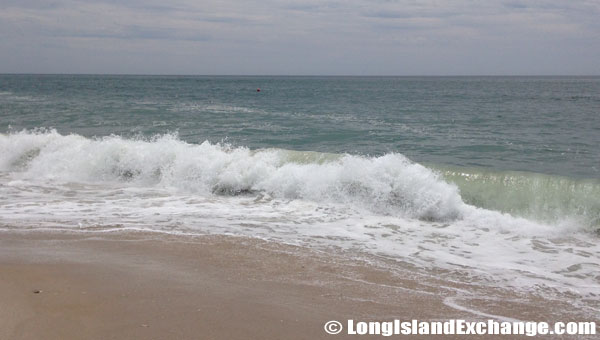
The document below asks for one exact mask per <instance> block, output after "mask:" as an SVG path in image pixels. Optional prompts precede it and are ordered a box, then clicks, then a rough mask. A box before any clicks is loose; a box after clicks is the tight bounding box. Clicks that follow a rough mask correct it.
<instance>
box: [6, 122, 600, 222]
mask: <svg viewBox="0 0 600 340" xmlns="http://www.w3.org/2000/svg"><path fill="white" fill-rule="evenodd" d="M0 152H1V155H0V171H5V172H15V173H19V175H20V176H23V177H27V178H38V179H49V180H61V181H67V182H77V181H87V182H104V181H109V182H123V183H127V185H136V186H160V187H167V188H174V189H176V190H180V191H186V192H196V193H200V194H204V195H247V194H251V193H261V194H263V195H269V196H271V197H273V198H280V199H304V200H310V201H316V202H327V203H340V204H346V205H350V206H354V207H357V208H366V209H368V210H370V211H372V212H375V213H378V214H384V215H392V216H402V217H410V218H418V219H421V220H428V221H440V222H447V221H453V220H457V219H461V218H463V217H464V216H465V215H468V214H469V212H471V211H472V208H473V207H472V206H476V207H481V208H485V209H490V210H498V211H500V212H505V213H509V214H512V215H516V216H522V217H527V218H533V219H536V220H539V221H543V222H551V223H557V222H562V221H564V220H567V219H569V220H575V221H576V222H577V223H578V224H580V225H584V226H586V227H596V226H597V225H598V220H599V216H600V215H599V212H600V201H599V200H600V198H599V197H600V183H599V182H598V181H596V180H575V179H569V178H564V177H557V176H548V175H541V174H528V173H517V172H493V171H487V170H481V169H467V168H465V169H450V168H441V167H437V168H436V167H432V169H430V168H427V167H424V166H422V165H420V164H417V163H414V162H412V161H410V160H409V159H407V158H406V157H404V156H403V155H401V154H398V153H390V154H386V155H383V156H380V157H366V156H357V155H347V154H328V153H320V152H311V151H306V152H303V151H291V150H282V149H261V150H250V149H248V148H245V147H233V146H231V145H226V144H218V143H217V144H212V143H210V142H204V143H202V144H190V143H186V142H185V141H182V140H180V139H178V137H177V136H176V135H175V134H167V135H160V136H155V137H153V138H142V137H140V138H137V139H125V138H122V137H119V136H108V137H103V138H85V137H83V136H79V135H75V134H71V135H61V134H59V133H57V132H56V131H54V130H44V129H38V130H28V131H21V132H14V133H10V134H1V135H0Z"/></svg>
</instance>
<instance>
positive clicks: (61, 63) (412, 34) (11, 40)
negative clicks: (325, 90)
mask: <svg viewBox="0 0 600 340" xmlns="http://www.w3.org/2000/svg"><path fill="white" fill-rule="evenodd" d="M0 73H94V74H95V73H99V74H105V73H109V74H206V75H217V74H223V75H600V0H478V1H476V0H421V1H416V0H414V1H408V0H398V1H394V0H318V1H317V0H304V1H297V0H290V1H288V0H260V1H258V0H218V1H214V0H163V1H157V0H0Z"/></svg>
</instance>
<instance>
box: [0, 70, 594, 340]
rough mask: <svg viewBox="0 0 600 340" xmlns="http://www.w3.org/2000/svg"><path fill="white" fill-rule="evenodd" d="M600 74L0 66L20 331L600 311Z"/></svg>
mask: <svg viewBox="0 0 600 340" xmlns="http://www.w3.org/2000/svg"><path fill="white" fill-rule="evenodd" d="M257 88H260V89H261V91H260V92H257V91H256V89H257ZM598 93H600V78H599V77H576V76H573V77H571V76H568V77H527V76H524V77H495V76H489V77H488V76H481V77H480V76H477V77H321V76H315V77H295V76H289V77H288V76H282V77H270V76H252V77H238V76H231V77H229V76H223V77H221V76H126V75H123V76H120V75H114V76H108V75H107V76H99V75H35V74H32V75H0V112H1V113H2V121H1V122H0V123H1V124H0V297H1V300H0V301H1V302H2V304H0V313H1V314H0V339H5V338H6V339H39V338H46V339H106V338H111V337H112V338H117V339H122V338H132V339H137V338H157V339H172V338H175V339H176V338H180V339H197V338H201V339H247V338H262V339H282V338H286V339H287V338H291V339H294V338H297V339H306V338H309V339H318V338H330V339H332V338H335V337H338V338H344V337H355V338H356V337H363V336H364V337H367V336H366V335H360V334H355V335H351V333H352V332H353V331H354V330H356V332H357V333H358V330H359V329H358V328H354V326H356V327H358V325H359V324H360V325H361V327H364V325H365V322H371V324H373V325H376V324H377V322H379V323H382V324H383V323H385V322H392V321H394V322H395V321H396V320H400V321H408V322H412V320H415V321H416V322H418V321H427V322H432V321H433V322H450V321H451V320H457V319H458V320H468V321H469V322H479V321H483V322H485V321H487V320H494V321H495V322H530V321H538V322H548V323H549V324H550V325H552V324H553V323H554V322H569V321H577V322H596V323H599V322H598V315H600V304H599V301H600V277H599V276H598V273H599V272H600V261H599V259H600V239H599V238H598V236H599V232H598V231H599V230H600V229H599V228H600V225H599V221H600V179H599V177H598V176H599V175H598V174H599V171H600V170H599V169H598V160H599V159H600V158H599V157H600V154H599V152H598V148H597V145H599V144H600V134H598V126H599V124H600V121H599V120H598V119H599V118H598V117H600V116H599V115H598V114H597V107H598V106H597V103H598V100H600V97H598ZM574 136H577V138H575V137H574ZM329 321H337V322H340V325H341V326H342V327H344V329H343V330H342V331H341V333H340V334H337V335H335V336H334V335H330V334H327V332H326V329H325V328H326V327H325V325H328V326H327V327H329V326H330V325H334V328H335V327H338V325H337V324H331V323H328V322H329ZM353 322H354V323H353ZM361 322H362V323H361ZM366 325H370V324H366ZM369 327H370V326H369ZM373 327H375V326H373ZM394 327H395V326H394ZM327 329H328V330H330V331H331V330H332V329H330V328H327ZM333 330H334V331H335V330H337V329H333ZM363 331H364V329H362V330H361V332H363ZM371 333H374V334H376V333H378V332H376V331H373V332H371ZM380 333H381V332H380ZM409 333H410V334H408V335H401V336H402V337H410V336H412V335H413V334H412V332H409ZM450 333H451V332H450ZM373 336H374V337H381V336H382V335H373ZM421 337H427V336H421ZM447 337H448V338H463V335H449V336H447ZM469 337H473V338H477V336H473V335H469ZM482 337H485V336H482ZM511 337H512V335H508V336H506V338H511ZM576 337H577V338H584V339H585V336H584V335H582V336H576ZM555 338H557V336H555Z"/></svg>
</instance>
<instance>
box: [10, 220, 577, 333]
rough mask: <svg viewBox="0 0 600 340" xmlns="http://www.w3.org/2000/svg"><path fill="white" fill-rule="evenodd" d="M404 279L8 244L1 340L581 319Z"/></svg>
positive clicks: (542, 304) (158, 251)
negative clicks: (396, 322)
mask: <svg viewBox="0 0 600 340" xmlns="http://www.w3.org/2000/svg"><path fill="white" fill-rule="evenodd" d="M401 273H403V274H401V275H399V274H398V272H396V273H391V272H389V271H386V270H382V269H377V268H375V267H373V266H370V265H368V264H366V263H363V262H356V261H351V260H349V259H348V258H347V257H344V256H342V254H338V253H337V252H334V251H332V252H325V253H324V252H318V251H314V250H308V249H305V248H299V247H294V246H288V245H281V244H277V243H272V242H264V241H260V240H253V239H247V238H236V237H224V236H218V237H217V236H204V237H192V236H168V235H164V234H151V233H128V234H123V233H121V234H92V233H89V234H58V233H42V232H35V233H13V232H1V233H0V301H1V304H0V339H319V338H328V339H334V338H338V339H341V338H345V337H348V336H344V335H341V334H340V335H336V336H334V335H328V334H326V333H325V332H324V330H323V325H324V323H325V322H327V321H329V320H339V321H341V322H342V323H343V324H345V323H346V320H348V319H354V320H364V321H370V320H378V321H386V320H392V319H405V320H410V319H419V320H424V321H425V320H441V321H444V320H447V319H449V318H463V319H467V320H482V319H485V316H484V314H489V315H499V316H501V315H504V316H509V317H511V318H516V319H522V320H538V321H552V320H565V319H572V318H573V317H574V316H573V315H572V314H569V315H566V314H564V309H561V306H556V305H555V303H554V302H552V301H544V300H539V299H538V298H535V297H523V296H505V297H506V299H505V300H502V299H499V297H502V294H507V293H505V292H504V293H503V292H490V296H491V295H493V296H495V297H496V298H494V299H492V300H485V301H478V300H477V299H473V300H470V301H468V303H467V302H465V301H464V294H466V293H467V292H468V290H469V289H472V287H468V286H460V285H457V284H453V283H449V282H445V281H443V280H440V281H437V280H436V279H435V275H433V276H429V277H426V276H423V275H422V274H419V273H418V271H414V270H411V269H410V268H407V269H406V271H402V272H401ZM460 292H463V293H464V294H460ZM509 295H510V294H509ZM461 299H462V300H461ZM490 301H492V302H490ZM503 301H504V302H503ZM517 301H518V302H517ZM465 306H467V307H465ZM549 306H552V308H549ZM472 309H476V310H478V311H479V312H475V313H474V312H473V311H472ZM481 313H484V314H481ZM342 334H343V333H342ZM352 338H366V337H364V336H358V337H357V336H354V337H352ZM378 338H381V337H380V336H379V337H378ZM403 338H409V337H408V336H403ZM417 338H421V339H423V338H427V337H423V336H421V337H417ZM444 338H454V337H444ZM456 338H460V337H458V336H457V337H456ZM471 338H477V337H471Z"/></svg>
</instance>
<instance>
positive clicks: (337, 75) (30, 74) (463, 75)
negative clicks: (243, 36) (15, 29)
mask: <svg viewBox="0 0 600 340" xmlns="http://www.w3.org/2000/svg"><path fill="white" fill-rule="evenodd" d="M0 75H3V76H4V75H17V76H18V75H23V76H26V75H29V76H37V75H40V76H134V77H135V76H150V77H357V78H358V77H364V78H367V77H390V78H393V77H398V78H400V77H407V78H408V77H599V76H600V74H440V75H435V74H393V75H379V74H367V75H364V74H363V75H360V74H200V73H190V74H184V73H173V74H170V73H51V72H48V73H37V72H6V73H4V72H0Z"/></svg>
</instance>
